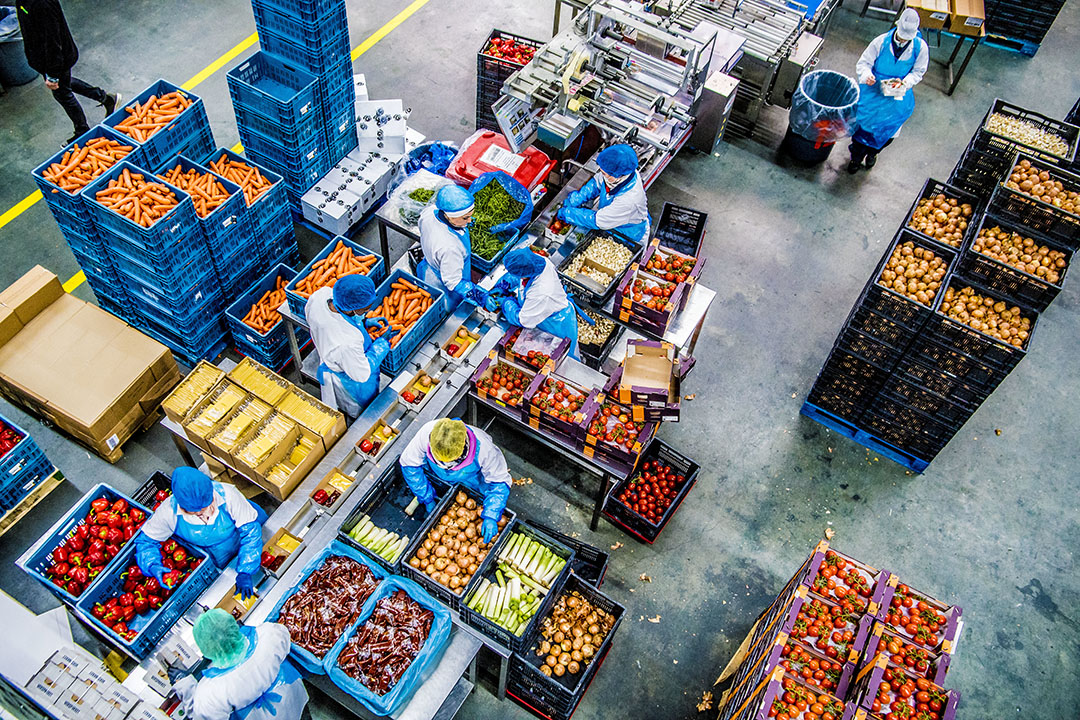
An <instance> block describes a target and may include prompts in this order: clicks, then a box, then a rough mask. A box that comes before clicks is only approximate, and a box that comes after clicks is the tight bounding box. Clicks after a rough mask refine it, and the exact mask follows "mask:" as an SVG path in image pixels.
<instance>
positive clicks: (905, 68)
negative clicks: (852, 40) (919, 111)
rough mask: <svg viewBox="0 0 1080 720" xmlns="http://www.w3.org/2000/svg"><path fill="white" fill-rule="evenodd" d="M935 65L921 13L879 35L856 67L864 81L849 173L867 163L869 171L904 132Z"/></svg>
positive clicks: (909, 14)
mask: <svg viewBox="0 0 1080 720" xmlns="http://www.w3.org/2000/svg"><path fill="white" fill-rule="evenodd" d="M929 64H930V49H929V48H928V47H927V45H926V41H925V40H923V39H922V38H921V37H919V13H917V12H916V11H914V10H912V9H911V8H908V9H906V10H904V12H903V13H901V14H900V19H899V20H897V21H896V27H895V28H893V29H892V30H890V31H889V32H887V33H885V34H884V35H879V36H877V37H876V38H874V40H873V41H872V42H871V43H870V44H869V45H868V46H867V48H866V50H864V51H863V54H862V56H861V57H859V61H858V62H857V63H855V73H856V75H858V77H859V85H860V87H859V104H858V107H857V108H856V113H855V121H856V124H857V125H858V129H857V130H856V131H855V134H854V135H853V136H852V138H851V147H850V150H851V161H850V162H848V167H847V171H848V172H849V173H856V172H858V171H859V168H860V167H861V166H862V164H863V161H864V160H865V162H866V168H867V169H868V170H869V169H870V168H872V167H874V165H875V164H876V163H877V156H878V153H879V152H881V151H882V150H883V149H884V148H885V146H886V145H888V144H889V143H891V142H892V141H893V138H895V137H896V136H897V135H899V134H900V128H902V127H903V125H904V123H905V122H907V120H908V118H910V117H911V114H912V113H913V112H915V91H914V87H915V86H916V85H918V84H919V83H920V82H922V79H923V75H925V74H926V68H927V67H928V66H929Z"/></svg>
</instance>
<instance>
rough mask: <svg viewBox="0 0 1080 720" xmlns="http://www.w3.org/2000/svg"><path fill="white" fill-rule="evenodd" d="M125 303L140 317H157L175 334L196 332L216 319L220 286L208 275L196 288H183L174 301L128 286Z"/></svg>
mask: <svg viewBox="0 0 1080 720" xmlns="http://www.w3.org/2000/svg"><path fill="white" fill-rule="evenodd" d="M127 295H128V301H129V304H130V306H131V308H132V309H133V310H135V311H136V312H137V313H139V314H141V315H145V316H147V317H153V318H156V319H157V320H158V321H159V322H160V323H162V324H167V325H168V326H170V327H172V328H173V329H175V330H177V331H188V330H195V329H197V328H200V327H202V326H204V325H205V324H206V323H207V322H208V321H209V320H210V319H211V318H214V317H218V316H219V315H220V314H221V310H222V308H223V307H224V303H223V296H222V294H221V284H220V283H219V282H218V277H217V275H216V274H215V273H214V272H212V271H211V272H209V273H208V274H207V275H206V276H205V277H204V278H203V279H201V280H200V281H199V283H198V284H197V285H195V286H194V287H191V288H185V289H184V290H183V291H182V292H180V293H179V295H180V296H181V297H182V298H183V299H181V300H175V299H172V298H170V297H168V296H167V295H165V294H163V293H161V292H160V290H159V288H151V287H147V286H146V285H143V284H142V283H138V282H131V283H129V284H128V285H127Z"/></svg>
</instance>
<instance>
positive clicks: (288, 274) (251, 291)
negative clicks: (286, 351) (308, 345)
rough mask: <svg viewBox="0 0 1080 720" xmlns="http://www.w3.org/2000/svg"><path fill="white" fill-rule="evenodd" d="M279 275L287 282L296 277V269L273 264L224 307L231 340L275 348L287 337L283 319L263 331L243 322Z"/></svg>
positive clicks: (274, 283) (271, 287) (270, 288)
mask: <svg viewBox="0 0 1080 720" xmlns="http://www.w3.org/2000/svg"><path fill="white" fill-rule="evenodd" d="M279 277H283V278H285V282H286V283H288V282H289V281H290V280H292V279H293V278H294V277H296V271H295V270H293V269H292V268H291V267H289V266H287V265H277V266H275V267H274V268H273V269H272V270H271V271H270V272H269V273H266V274H265V275H263V276H262V277H261V278H259V279H258V280H256V281H255V283H254V284H253V285H251V286H249V287H248V288H247V289H246V290H245V291H244V293H243V294H242V295H239V296H238V297H237V299H236V301H235V302H233V303H232V304H231V305H230V306H229V307H227V308H226V309H225V322H226V323H227V324H228V326H229V332H231V333H232V336H233V340H235V341H237V342H241V341H243V342H246V343H248V344H249V345H251V346H253V347H261V348H276V347H277V345H278V344H279V342H280V341H282V340H287V339H288V337H287V334H286V332H285V323H284V322H283V321H279V322H278V323H277V324H276V325H274V327H272V328H270V330H268V331H267V332H265V333H260V332H259V331H258V330H255V329H254V328H252V327H250V326H248V325H245V324H244V322H243V320H244V317H245V316H246V315H247V314H248V311H249V310H251V308H252V306H253V305H254V304H255V303H257V302H258V301H259V300H260V299H261V298H262V296H263V295H265V294H266V293H268V292H270V291H272V290H273V289H274V287H275V286H276V285H277V279H278V278H279Z"/></svg>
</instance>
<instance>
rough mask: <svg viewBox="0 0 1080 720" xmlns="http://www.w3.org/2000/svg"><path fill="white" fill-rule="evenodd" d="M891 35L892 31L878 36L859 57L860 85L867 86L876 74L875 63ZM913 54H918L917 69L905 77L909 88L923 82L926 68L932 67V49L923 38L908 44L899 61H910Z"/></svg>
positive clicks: (905, 82) (857, 70) (856, 71)
mask: <svg viewBox="0 0 1080 720" xmlns="http://www.w3.org/2000/svg"><path fill="white" fill-rule="evenodd" d="M890 35H892V31H891V30H890V31H889V32H887V33H885V34H884V35H878V36H877V37H876V38H874V39H873V40H872V41H870V44H869V45H867V46H866V49H865V50H863V54H862V55H860V56H859V61H858V62H857V63H855V74H856V75H858V76H859V84H861V85H865V84H866V79H867V78H869V77H870V76H871V75H873V74H874V63H876V62H877V59H878V56H879V55H881V50H882V48H884V47H885V44H886V43H888V42H889V36H890ZM913 52H918V55H916V56H915V67H913V68H912V69H911V72H909V73H908V74H907V75H906V76H905V77H904V84H905V85H906V86H908V87H909V88H913V87H915V86H916V85H918V84H919V83H920V82H922V79H923V75H925V74H926V68H928V67H929V66H930V49H929V48H928V47H927V46H926V41H925V40H923V39H922V38H921V37H917V38H915V39H914V40H912V41H911V42H910V43H908V46H907V47H906V48H904V52H902V53H900V58H899V59H900V60H910V59H911V53H913ZM875 79H876V78H875Z"/></svg>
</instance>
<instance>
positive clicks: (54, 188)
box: [31, 125, 143, 221]
mask: <svg viewBox="0 0 1080 720" xmlns="http://www.w3.org/2000/svg"><path fill="white" fill-rule="evenodd" d="M99 137H104V138H108V139H110V140H112V141H114V142H118V143H121V144H122V145H129V146H131V147H132V151H131V152H130V153H128V154H127V156H126V157H125V158H124V159H125V160H128V161H129V162H132V163H134V164H135V165H142V163H143V149H142V147H141V146H140V145H139V144H138V143H137V142H135V141H134V140H132V139H131V138H129V137H128V136H127V135H123V134H121V133H118V132H116V131H115V130H113V129H112V128H110V127H106V126H104V125H97V126H95V127H92V128H90V130H89V131H87V132H85V133H83V134H82V135H81V136H79V138H78V139H76V140H75V142H73V143H71V144H70V145H68V146H67V147H66V148H64V149H63V150H61V151H60V152H58V153H56V155H53V156H52V157H51V158H49V159H48V160H46V161H45V162H43V163H42V164H41V165H38V166H37V167H36V168H34V170H33V172H32V173H31V174H32V175H33V176H34V182H36V183H37V185H38V189H40V190H41V196H42V199H43V200H45V203H46V204H47V205H48V206H49V207H50V208H55V209H59V210H62V211H64V212H67V213H70V214H72V215H75V216H76V217H80V218H82V219H84V220H87V221H91V220H92V217H93V216H92V215H91V214H90V211H89V210H88V209H87V208H86V207H85V206H84V205H83V195H82V194H83V192H84V191H85V190H86V187H83V188H82V190H80V191H79V192H77V193H75V194H74V195H73V194H71V193H69V192H68V191H67V190H63V189H61V188H60V186H59V185H54V184H53V183H52V182H50V181H49V180H46V179H45V176H44V174H43V173H44V172H45V171H46V170H48V169H49V166H50V165H52V164H53V163H57V162H61V161H62V160H63V158H64V155H65V154H66V153H68V152H69V151H70V150H71V149H72V148H73V147H74V146H75V145H78V146H79V147H80V148H81V147H83V146H85V145H86V143H87V141H89V140H93V139H95V138H99ZM95 179H96V178H95ZM91 184H92V183H91Z"/></svg>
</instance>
